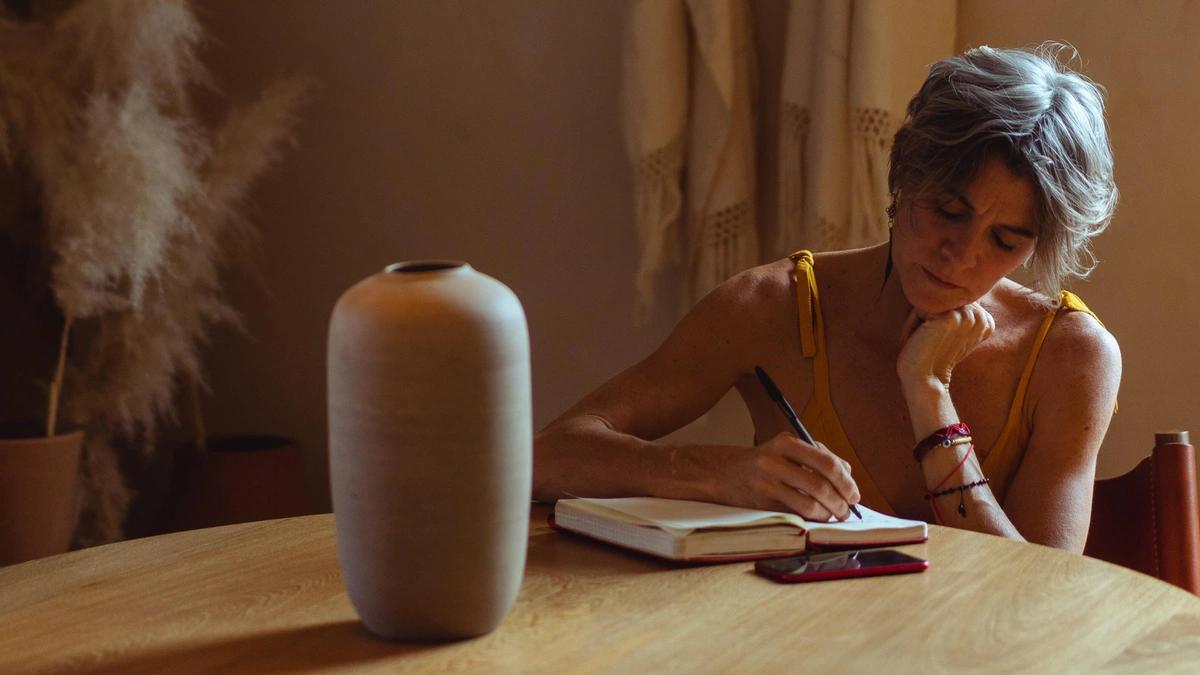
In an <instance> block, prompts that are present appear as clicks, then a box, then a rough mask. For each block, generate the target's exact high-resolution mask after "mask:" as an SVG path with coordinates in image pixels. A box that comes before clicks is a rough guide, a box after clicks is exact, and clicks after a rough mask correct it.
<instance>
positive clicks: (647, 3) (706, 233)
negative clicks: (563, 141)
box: [623, 0, 759, 323]
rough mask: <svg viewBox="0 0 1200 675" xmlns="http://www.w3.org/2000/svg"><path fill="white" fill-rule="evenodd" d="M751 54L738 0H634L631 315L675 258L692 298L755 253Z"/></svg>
mask: <svg viewBox="0 0 1200 675" xmlns="http://www.w3.org/2000/svg"><path fill="white" fill-rule="evenodd" d="M755 66H756V64H755V52H754V44H753V39H752V37H751V14H750V11H749V5H748V4H747V3H746V2H745V0H688V1H684V0H634V2H633V3H632V4H631V15H630V22H629V33H628V38H627V41H626V48H625V59H624V93H623V99H624V100H623V104H624V105H623V112H624V129H625V139H626V144H627V149H628V152H629V155H630V158H631V161H632V164H633V175H634V200H633V201H634V215H635V222H636V226H637V233H638V241H639V243H640V245H641V258H640V260H639V262H638V266H637V272H636V276H635V281H634V286H635V291H636V298H635V303H634V320H635V323H642V322H644V321H645V320H646V319H647V318H648V317H649V315H650V313H651V312H652V311H653V306H654V300H655V281H656V277H657V276H658V275H659V273H660V272H661V271H662V269H663V267H664V265H665V264H666V263H668V262H676V263H677V262H682V263H683V264H684V269H685V271H686V278H685V280H684V285H685V289H686V296H687V297H686V299H685V300H686V301H687V302H688V304H690V302H691V301H694V300H696V299H698V298H700V297H701V296H703V295H704V294H705V293H707V292H708V291H709V290H711V289H712V288H713V287H715V286H716V285H717V284H719V283H721V282H722V281H724V280H725V279H727V278H729V277H730V276H732V275H733V274H735V273H737V272H738V271H740V270H743V269H746V268H747V267H751V266H753V265H755V264H756V263H757V262H758V259H759V250H758V249H759V245H758V233H757V230H756V227H755V222H756V218H755V154H754V149H755V148H754V146H755V126H756V125H755V123H754V109H753V102H754V98H755V96H756V93H757V82H756V67H755Z"/></svg>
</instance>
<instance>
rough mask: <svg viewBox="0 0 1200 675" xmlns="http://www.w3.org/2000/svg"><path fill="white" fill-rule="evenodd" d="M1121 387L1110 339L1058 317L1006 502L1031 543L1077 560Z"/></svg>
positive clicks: (1074, 318)
mask: <svg viewBox="0 0 1200 675" xmlns="http://www.w3.org/2000/svg"><path fill="white" fill-rule="evenodd" d="M1120 384H1121V350H1120V348H1119V347H1118V345H1117V341H1116V339H1114V338H1113V336H1112V335H1111V334H1110V333H1109V332H1108V331H1107V330H1105V329H1104V327H1103V326H1101V325H1100V322H1098V321H1096V320H1095V319H1094V318H1092V317H1091V316H1090V315H1088V314H1087V313H1085V312H1069V313H1067V314H1065V315H1063V316H1060V317H1058V319H1057V320H1056V321H1055V322H1054V326H1053V327H1052V329H1051V330H1050V333H1049V334H1048V335H1047V337H1046V342H1045V343H1044V344H1043V346H1042V352H1041V355H1039V357H1038V367H1037V368H1036V369H1034V375H1033V379H1032V381H1031V382H1030V387H1029V391H1030V395H1029V397H1028V398H1027V400H1026V403H1025V405H1026V409H1025V414H1026V415H1027V419H1032V423H1033V427H1032V428H1033V433H1032V435H1031V437H1030V439H1029V445H1028V446H1027V447H1026V449H1025V457H1024V459H1023V460H1022V462H1021V465H1020V467H1019V468H1018V469H1017V473H1016V475H1015V476H1014V477H1013V479H1012V481H1011V482H1010V483H1009V487H1008V494H1007V495H1005V500H1004V510H1005V511H1006V512H1007V513H1008V517H1009V518H1010V519H1011V520H1012V522H1013V524H1014V525H1015V526H1016V527H1017V529H1019V530H1020V531H1021V532H1022V533H1024V534H1025V538H1026V539H1028V540H1029V541H1032V542H1036V543H1039V544H1046V545H1047V546H1055V547H1057V548H1065V549H1068V550H1072V551H1075V552H1077V553H1082V552H1083V546H1084V544H1085V543H1086V542H1087V533H1088V525H1089V524H1090V521H1091V515H1092V488H1093V485H1094V484H1095V481H1096V457H1097V456H1098V455H1099V453H1100V445H1101V443H1102V442H1103V441H1104V435H1105V433H1106V432H1107V431H1108V424H1109V422H1110V421H1111V420H1112V416H1113V409H1114V407H1115V405H1116V401H1117V389H1118V388H1119V387H1120Z"/></svg>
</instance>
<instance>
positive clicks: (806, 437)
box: [754, 366, 862, 520]
mask: <svg viewBox="0 0 1200 675" xmlns="http://www.w3.org/2000/svg"><path fill="white" fill-rule="evenodd" d="M754 374H755V375H757V376H758V381H759V382H761V383H762V386H763V389H765V390H766V392H767V396H770V397H771V400H772V401H775V404H776V405H778V406H779V409H780V410H781V411H782V412H783V416H784V417H786V418H787V420H788V423H789V424H791V425H792V429H793V430H794V431H795V432H796V436H798V437H799V438H800V440H802V441H804V442H805V443H808V444H809V445H812V446H814V447H815V446H816V445H817V442H816V441H815V440H814V439H813V437H812V434H809V433H808V429H805V428H804V424H803V423H802V422H801V421H800V417H799V416H798V415H796V411H795V410H794V409H793V408H792V405H791V404H790V403H788V400H787V399H786V398H784V396H783V392H781V391H780V390H779V387H777V386H776V385H775V381H774V380H772V379H771V376H770V375H767V371H765V370H763V369H762V368H760V367H758V366H755V367H754ZM849 506H850V511H851V512H852V513H853V514H854V515H855V516H858V519H859V520H862V513H860V512H859V511H858V507H856V506H855V505H854V504H849Z"/></svg>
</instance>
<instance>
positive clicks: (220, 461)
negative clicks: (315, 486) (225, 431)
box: [168, 435, 311, 531]
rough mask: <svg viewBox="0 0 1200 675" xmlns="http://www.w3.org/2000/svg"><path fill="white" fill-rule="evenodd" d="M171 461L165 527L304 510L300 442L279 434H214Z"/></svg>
mask: <svg viewBox="0 0 1200 675" xmlns="http://www.w3.org/2000/svg"><path fill="white" fill-rule="evenodd" d="M189 448H190V452H188V453H184V454H185V456H184V457H181V458H180V460H179V463H178V464H177V465H176V466H177V469H176V477H177V479H176V485H177V486H178V488H177V490H178V500H177V502H176V506H175V510H174V516H173V517H172V519H171V524H170V525H169V527H168V529H169V530H171V531H178V530H194V529H198V528H202V527H216V526H218V525H232V524H233V523H246V522H251V521H255V520H271V519H274V518H288V517H291V516H302V515H305V514H307V513H310V512H311V511H310V509H309V507H308V500H307V499H306V497H305V493H304V462H303V457H302V456H301V453H300V447H299V446H298V445H297V444H296V443H295V442H294V441H292V440H291V439H288V438H284V437H282V436H251V435H234V436H216V437H213V438H210V439H209V440H208V446H207V448H206V449H205V450H202V451H196V449H195V447H194V446H189Z"/></svg>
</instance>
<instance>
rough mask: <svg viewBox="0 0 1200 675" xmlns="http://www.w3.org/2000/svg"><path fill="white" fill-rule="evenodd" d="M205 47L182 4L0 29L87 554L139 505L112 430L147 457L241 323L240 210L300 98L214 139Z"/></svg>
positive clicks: (2, 70)
mask: <svg viewBox="0 0 1200 675" xmlns="http://www.w3.org/2000/svg"><path fill="white" fill-rule="evenodd" d="M202 39H203V33H202V30H201V27H200V25H199V23H198V22H197V20H196V18H195V15H194V14H193V13H192V11H191V9H190V7H189V5H188V3H187V2H185V1H184V0H90V1H86V2H80V3H78V4H76V5H74V6H72V7H70V8H68V9H67V10H65V11H64V12H62V13H61V14H59V15H58V16H57V17H55V18H54V19H53V20H50V21H45V22H41V23H38V22H34V23H18V22H13V21H5V20H3V19H0V44H3V45H4V49H3V50H0V158H2V159H3V161H6V162H8V163H10V164H23V165H25V166H27V168H28V169H29V171H30V172H31V173H32V175H33V176H34V177H35V179H36V182H37V184H38V187H39V190H40V199H41V203H42V210H43V213H44V220H45V222H44V223H43V226H44V245H45V246H47V247H48V248H49V250H50V252H51V254H52V258H53V259H54V263H53V266H52V269H51V285H52V288H53V292H54V296H55V298H56V300H57V303H58V306H59V308H60V309H61V310H62V313H63V315H64V318H65V319H66V326H67V328H66V329H65V331H64V336H63V343H64V345H65V344H66V343H67V340H68V335H67V334H66V331H72V334H71V335H70V341H71V343H72V347H71V349H70V350H68V351H65V352H64V354H69V356H66V358H65V359H64V361H65V363H64V365H65V368H63V375H62V377H56V378H55V381H54V382H53V383H52V385H51V395H50V399H51V400H50V401H49V402H48V408H49V410H50V412H48V414H47V417H48V433H49V434H53V433H55V426H56V424H55V422H54V418H55V417H56V416H57V414H56V412H54V411H55V409H56V408H57V407H58V402H57V398H58V391H59V390H60V389H61V391H62V394H61V396H62V406H61V407H62V410H63V412H62V416H63V417H65V419H66V420H67V421H68V422H69V423H70V424H71V425H72V426H75V427H80V428H84V429H85V430H87V432H88V433H87V441H86V442H85V456H84V461H83V463H82V466H83V470H82V480H81V485H80V488H81V490H80V497H81V499H80V502H81V511H82V513H81V521H80V527H79V531H78V532H77V537H76V538H77V543H78V544H80V545H89V544H95V543H103V542H107V541H113V540H116V539H118V538H120V537H121V522H122V520H123V518H124V516H125V512H126V511H127V509H128V505H129V501H130V493H129V489H128V487H127V485H126V484H125V481H124V480H123V478H122V476H121V473H120V470H119V465H118V458H117V456H116V452H115V451H113V450H112V449H111V443H110V442H111V441H112V440H113V437H114V435H120V436H121V437H124V438H126V439H135V440H137V441H138V442H140V443H141V444H142V445H143V447H144V448H145V450H146V452H150V451H152V450H153V448H154V444H155V440H156V431H157V429H158V426H159V424H160V423H161V422H163V421H165V420H170V419H173V418H174V416H175V401H176V400H177V398H178V397H177V395H176V394H177V389H178V387H179V385H180V384H186V383H197V382H202V380H203V377H202V367H201V366H202V364H201V358H200V348H201V347H202V346H203V344H204V342H205V340H206V339H207V335H208V332H209V330H210V329H211V328H212V327H213V326H214V325H216V324H220V323H235V324H236V323H237V315H236V313H235V312H234V311H233V309H232V308H230V307H229V306H228V305H227V304H226V303H225V301H224V300H223V299H222V294H221V284H220V271H221V269H222V267H223V265H224V264H225V263H226V262H227V259H228V258H229V256H230V253H231V251H232V250H233V249H237V248H241V246H240V245H239V243H241V242H245V241H248V240H253V238H254V234H255V232H254V229H253V227H252V226H251V224H250V223H249V222H248V221H247V220H246V219H245V218H244V217H243V216H242V215H241V213H240V210H239V207H241V205H242V202H243V200H244V198H245V197H246V194H247V191H248V189H249V186H250V185H251V183H252V182H253V181H254V179H255V178H257V177H258V176H259V175H261V173H262V172H263V171H264V170H266V169H267V168H268V167H269V166H270V165H271V164H272V163H273V162H274V161H276V160H277V159H278V153H279V150H280V147H281V145H282V144H283V143H284V142H286V141H287V140H288V134H289V129H290V127H291V122H292V114H293V111H294V110H295V109H296V107H297V105H298V103H299V101H300V99H301V97H302V95H303V85H302V84H301V83H299V82H298V81H295V80H287V81H284V82H281V83H278V84H275V85H273V86H271V87H269V88H267V89H266V91H265V92H264V93H263V94H262V95H261V96H260V97H259V98H258V100H256V101H254V102H252V103H250V104H249V105H246V106H244V107H236V108H234V109H232V110H231V111H229V112H228V114H227V115H226V117H225V118H224V120H223V121H222V122H221V123H220V124H219V125H218V126H217V127H216V128H214V129H209V128H206V127H205V126H204V125H202V124H201V123H200V121H199V119H198V117H197V116H196V115H195V112H194V110H193V107H192V103H191V100H190V96H189V94H190V92H191V90H192V89H193V88H194V87H195V86H197V85H206V84H208V82H209V76H208V75H207V73H206V72H205V71H204V69H203V67H202V65H201V64H200V62H199V60H198V58H197V55H196V49H197V46H198V45H199V44H200V41H201V40H202ZM0 226H2V224H0ZM64 349H65V348H64Z"/></svg>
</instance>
